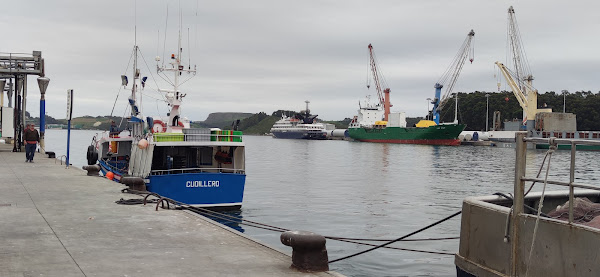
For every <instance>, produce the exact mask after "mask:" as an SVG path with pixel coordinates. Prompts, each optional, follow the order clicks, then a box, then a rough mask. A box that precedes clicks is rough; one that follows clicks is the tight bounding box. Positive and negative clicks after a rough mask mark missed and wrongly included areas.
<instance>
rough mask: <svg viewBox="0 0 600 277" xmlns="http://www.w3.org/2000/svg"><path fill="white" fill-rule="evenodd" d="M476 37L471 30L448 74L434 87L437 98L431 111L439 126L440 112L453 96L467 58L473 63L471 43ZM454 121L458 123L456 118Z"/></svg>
mask: <svg viewBox="0 0 600 277" xmlns="http://www.w3.org/2000/svg"><path fill="white" fill-rule="evenodd" d="M474 36H475V32H474V31H473V30H471V31H470V32H469V33H468V34H467V38H466V39H465V41H464V42H463V44H462V46H461V47H460V49H459V50H458V53H457V54H456V56H455V57H454V60H453V61H452V63H451V64H450V66H448V68H447V69H446V72H444V74H443V75H442V77H441V78H440V80H438V82H437V83H436V84H435V86H434V88H435V97H434V99H433V100H432V101H431V104H433V109H432V110H431V112H432V114H433V121H434V122H435V124H438V125H439V124H440V112H441V111H442V109H443V108H444V105H445V104H446V103H447V102H448V99H449V98H450V95H451V94H452V90H453V89H454V85H455V84H456V81H457V80H458V76H459V75H460V72H461V71H462V68H463V65H464V64H465V61H466V60H467V57H469V61H470V62H471V63H473V60H474V52H475V51H474V47H471V41H472V40H473V37H474ZM444 86H447V87H446V92H445V93H444V96H443V97H442V96H441V95H442V88H443V87H444ZM454 120H455V121H456V118H455V119H454Z"/></svg>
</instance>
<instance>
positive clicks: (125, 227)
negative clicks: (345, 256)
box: [0, 144, 342, 277]
mask: <svg viewBox="0 0 600 277" xmlns="http://www.w3.org/2000/svg"><path fill="white" fill-rule="evenodd" d="M10 147H11V146H10V145H7V144H0V176H2V182H0V191H2V193H1V194H0V217H1V218H2V219H3V222H2V223H3V224H1V225H0V245H2V251H1V253H0V257H1V258H0V276H42V275H43V276H63V277H64V276H311V277H332V276H335V277H340V276H342V275H340V274H339V273H336V272H332V271H325V272H302V271H300V270H297V269H295V268H293V267H292V266H291V264H292V257H290V256H289V255H288V254H286V253H284V252H281V251H279V250H276V249H274V248H272V247H270V246H267V245H265V244H262V243H260V242H258V241H256V240H254V239H252V238H250V237H248V236H246V235H244V234H242V233H240V232H238V231H235V230H233V229H231V228H229V227H226V226H224V225H222V224H219V223H217V222H215V221H212V220H210V219H207V218H205V217H203V216H200V215H198V214H196V213H193V212H191V211H187V210H174V209H158V210H155V207H156V204H153V205H145V206H143V205H119V204H116V203H115V201H117V200H119V199H122V198H124V199H130V198H140V199H142V198H141V197H140V196H137V195H133V194H124V193H122V192H121V190H122V189H123V188H125V186H124V185H122V184H119V183H116V182H113V181H109V180H108V179H106V178H103V177H98V176H95V177H94V176H87V174H86V172H85V171H83V170H80V169H78V168H75V167H70V168H68V169H66V168H65V167H64V165H61V163H60V161H58V160H56V159H49V158H45V156H44V155H39V154H38V155H36V156H35V159H34V160H35V162H34V163H24V162H23V160H24V154H23V153H15V152H12V151H11V149H10ZM81 154H82V155H83V154H84V153H81Z"/></svg>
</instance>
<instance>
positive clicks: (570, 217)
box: [569, 142, 577, 223]
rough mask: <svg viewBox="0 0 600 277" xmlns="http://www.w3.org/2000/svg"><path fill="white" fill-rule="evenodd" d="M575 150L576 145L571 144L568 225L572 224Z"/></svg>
mask: <svg viewBox="0 0 600 277" xmlns="http://www.w3.org/2000/svg"><path fill="white" fill-rule="evenodd" d="M576 149H577V145H576V144H575V142H571V168H570V170H569V171H570V176H569V223H573V202H574V199H573V198H574V196H573V193H574V190H573V182H575V150H576Z"/></svg>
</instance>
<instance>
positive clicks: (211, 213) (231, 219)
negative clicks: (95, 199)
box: [117, 188, 461, 263]
mask: <svg viewBox="0 0 600 277" xmlns="http://www.w3.org/2000/svg"><path fill="white" fill-rule="evenodd" d="M121 191H122V192H123V193H131V194H137V195H145V197H146V198H147V197H148V196H154V197H156V198H159V199H160V200H158V201H153V202H152V203H156V204H157V205H158V204H160V202H162V200H163V199H164V200H166V201H168V202H170V203H172V204H174V205H177V206H179V207H181V208H183V209H187V210H190V211H193V212H196V213H198V214H200V215H203V216H207V217H212V218H216V219H220V220H224V221H226V222H234V223H238V224H242V225H246V226H249V227H254V228H259V229H263V230H267V231H273V232H279V233H283V232H286V231H290V230H289V229H286V228H281V227H277V226H273V225H269V224H264V223H260V222H256V221H252V220H247V219H242V218H238V217H235V216H231V215H227V214H224V213H220V212H216V211H213V210H210V209H205V208H200V207H194V206H191V205H188V204H186V203H183V202H179V201H176V200H173V199H170V198H166V197H162V196H161V195H159V194H156V193H149V192H144V191H137V190H132V189H129V188H125V189H123V190H121ZM119 202H122V203H119ZM117 203H118V204H124V205H134V204H133V203H135V204H144V200H141V199H139V200H138V199H131V202H130V201H129V200H123V199H121V200H119V201H117ZM146 203H149V201H146ZM460 213H461V212H457V213H455V214H453V215H451V216H450V217H447V218H445V219H443V220H441V221H438V222H436V223H434V224H431V225H429V226H427V227H425V228H422V229H420V230H419V231H416V232H413V233H411V234H409V235H407V236H404V237H401V238H399V239H372V238H344V237H336V236H324V237H325V238H326V239H331V240H336V241H341V242H347V243H353V244H358V245H367V246H376V247H375V248H372V249H369V250H367V251H366V252H370V251H372V250H375V249H377V248H381V247H383V248H388V249H395V250H404V251H411V252H420V253H429V254H440V255H454V254H453V253H448V252H438V251H428V250H418V249H409V248H399V247H388V246H387V245H389V244H391V243H394V242H399V241H407V242H408V241H438V240H449V239H458V238H459V237H442V238H424V239H405V238H407V237H409V236H412V235H414V234H416V233H418V232H421V231H424V230H426V229H429V228H431V227H433V226H435V225H437V224H440V223H442V222H444V221H446V220H448V219H450V218H452V217H454V216H456V215H458V214H460ZM359 241H386V242H387V243H385V244H383V245H379V246H377V245H375V244H369V243H364V242H359ZM363 252H364V253H366V252H365V251H363ZM359 254H362V253H357V254H354V255H351V256H352V257H353V256H356V255H359ZM347 258H350V256H349V257H347ZM343 259H345V258H343ZM338 260H341V259H338ZM338 260H335V261H338ZM331 262H334V261H331ZM331 262H330V263H331Z"/></svg>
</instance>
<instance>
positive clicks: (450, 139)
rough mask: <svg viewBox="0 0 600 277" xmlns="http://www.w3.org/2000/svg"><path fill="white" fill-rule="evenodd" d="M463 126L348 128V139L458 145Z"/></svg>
mask: <svg viewBox="0 0 600 277" xmlns="http://www.w3.org/2000/svg"><path fill="white" fill-rule="evenodd" d="M465 127H466V125H464V124H448V125H436V126H430V127H426V128H418V127H406V128H403V127H385V128H349V129H348V135H349V136H350V138H352V139H355V140H358V141H366V142H386V143H403V144H429V145H453V146H456V145H460V140H458V135H459V134H460V132H462V131H463V130H464V129H465Z"/></svg>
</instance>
